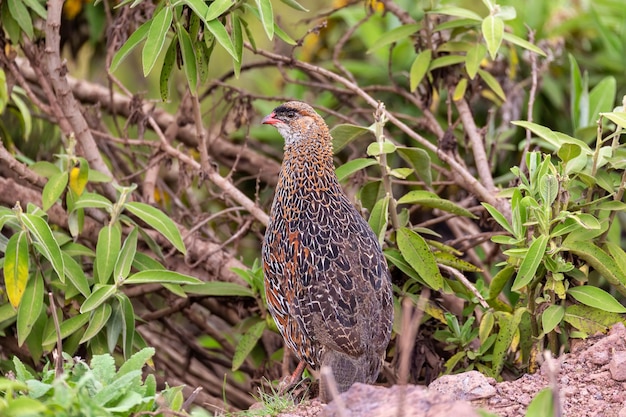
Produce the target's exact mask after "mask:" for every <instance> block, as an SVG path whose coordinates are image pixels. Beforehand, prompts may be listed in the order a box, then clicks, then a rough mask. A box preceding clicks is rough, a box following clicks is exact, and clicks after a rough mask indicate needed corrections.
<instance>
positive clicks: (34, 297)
mask: <svg viewBox="0 0 626 417" xmlns="http://www.w3.org/2000/svg"><path fill="white" fill-rule="evenodd" d="M43 295H44V282H43V277H42V276H41V274H35V275H34V276H33V277H32V278H31V279H30V280H29V282H28V285H27V286H26V290H25V291H24V297H23V298H22V302H21V303H20V306H19V307H18V308H17V344H18V346H22V344H24V341H25V340H26V338H27V337H28V335H29V334H30V332H31V330H32V329H33V325H34V324H35V321H37V319H38V318H39V314H40V313H41V311H42V310H43Z"/></svg>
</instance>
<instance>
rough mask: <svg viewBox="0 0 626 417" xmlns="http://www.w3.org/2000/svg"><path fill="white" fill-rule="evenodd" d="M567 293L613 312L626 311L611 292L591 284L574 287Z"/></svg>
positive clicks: (590, 305)
mask: <svg viewBox="0 0 626 417" xmlns="http://www.w3.org/2000/svg"><path fill="white" fill-rule="evenodd" d="M567 293H568V294H569V295H571V296H572V297H574V299H576V301H578V302H580V303H583V304H585V305H588V306H589V307H595V308H597V309H599V310H604V311H608V312H611V313H626V307H624V306H623V305H621V304H620V302H619V301H617V300H616V299H615V298H614V297H613V296H612V295H611V294H609V293H608V292H606V291H604V290H603V289H601V288H598V287H593V286H591V285H583V286H579V287H572V288H570V289H568V290H567Z"/></svg>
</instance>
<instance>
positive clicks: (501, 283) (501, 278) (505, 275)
mask: <svg viewBox="0 0 626 417" xmlns="http://www.w3.org/2000/svg"><path fill="white" fill-rule="evenodd" d="M513 272H515V268H514V267H513V266H512V265H507V266H505V267H504V268H502V269H501V270H500V271H498V273H497V274H496V275H494V277H493V278H492V279H491V284H490V285H489V298H488V299H489V300H495V299H496V298H498V296H499V295H500V293H501V292H502V290H503V289H504V287H505V286H506V283H507V282H509V280H510V279H511V277H512V276H513Z"/></svg>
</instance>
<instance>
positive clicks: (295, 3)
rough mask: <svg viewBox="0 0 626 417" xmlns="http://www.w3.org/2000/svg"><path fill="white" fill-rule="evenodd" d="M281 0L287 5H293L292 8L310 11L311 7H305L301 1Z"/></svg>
mask: <svg viewBox="0 0 626 417" xmlns="http://www.w3.org/2000/svg"><path fill="white" fill-rule="evenodd" d="M280 1H281V2H283V3H285V4H286V5H287V6H289V7H291V8H292V9H295V10H298V11H301V12H308V11H309V9H307V8H305V7H304V6H303V5H301V4H300V3H298V2H297V1H296V0H280Z"/></svg>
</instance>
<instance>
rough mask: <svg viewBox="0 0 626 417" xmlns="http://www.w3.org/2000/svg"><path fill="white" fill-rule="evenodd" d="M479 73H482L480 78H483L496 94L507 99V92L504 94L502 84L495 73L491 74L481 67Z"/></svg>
mask: <svg viewBox="0 0 626 417" xmlns="http://www.w3.org/2000/svg"><path fill="white" fill-rule="evenodd" d="M478 75H480V78H482V79H483V81H484V82H485V84H487V86H489V88H491V91H493V92H494V93H496V95H497V96H498V97H500V98H501V99H502V100H506V94H504V90H503V89H502V87H501V86H500V83H499V82H498V80H496V79H495V78H494V76H493V75H491V74H490V73H489V72H487V71H485V70H482V69H480V68H479V69H478Z"/></svg>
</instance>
